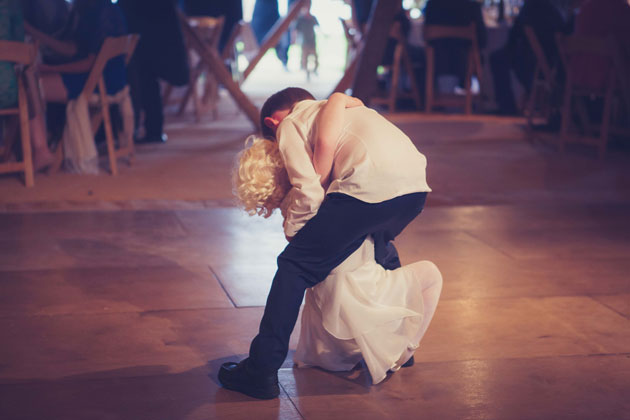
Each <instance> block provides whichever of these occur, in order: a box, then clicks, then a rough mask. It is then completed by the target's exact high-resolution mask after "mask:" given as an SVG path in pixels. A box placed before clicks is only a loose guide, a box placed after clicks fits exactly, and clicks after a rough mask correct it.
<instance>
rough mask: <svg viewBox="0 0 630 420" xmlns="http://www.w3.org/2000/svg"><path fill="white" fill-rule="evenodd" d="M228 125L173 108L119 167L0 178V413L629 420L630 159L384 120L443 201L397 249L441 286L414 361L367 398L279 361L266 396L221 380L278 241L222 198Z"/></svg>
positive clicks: (257, 305) (467, 123) (516, 137)
mask: <svg viewBox="0 0 630 420" xmlns="http://www.w3.org/2000/svg"><path fill="white" fill-rule="evenodd" d="M219 115H220V116H221V119H220V120H219V121H216V122H215V121H212V120H211V119H209V118H208V119H204V120H203V121H202V122H201V123H200V124H192V120H191V118H190V116H184V117H181V118H174V117H170V118H169V124H168V127H167V130H168V133H169V135H170V140H169V142H168V143H167V144H164V145H152V146H141V147H139V148H138V155H137V158H136V161H135V162H134V164H133V165H132V166H130V167H127V166H125V165H122V170H121V174H120V175H119V176H117V177H112V176H110V175H107V174H103V175H100V176H77V175H71V174H64V173H59V174H56V175H53V176H47V175H38V176H37V177H36V186H35V188H33V189H25V188H24V187H23V186H22V185H21V183H20V181H19V179H18V178H17V177H13V176H3V177H1V178H0V232H1V234H0V419H2V420H5V419H6V420H14V419H133V420H143V419H147V420H149V419H151V420H154V419H261V420H263V419H276V418H277V419H344V420H351V419H362V420H367V419H630V275H629V274H628V273H630V258H629V257H630V217H628V215H629V214H630V173H629V172H628V169H627V168H628V167H629V164H630V152H628V151H627V149H624V148H618V147H617V148H615V147H613V148H612V149H611V151H610V153H609V155H608V156H607V158H606V159H605V161H604V162H601V163H600V162H598V161H596V160H595V159H594V152H593V151H592V150H589V149H588V148H570V149H569V151H568V153H567V154H566V155H565V156H558V155H557V154H556V153H555V152H554V151H553V149H552V148H550V147H549V146H548V145H546V144H540V143H532V142H529V141H527V140H526V138H525V136H524V135H523V131H522V128H521V127H520V125H519V123H518V121H516V122H515V121H503V122H500V121H495V120H492V119H485V120H462V119H459V120H453V119H450V118H439V117H438V118H435V119H427V118H425V117H421V116H414V115H398V116H394V117H392V118H393V120H394V121H396V122H397V124H399V126H400V127H401V128H402V129H403V130H405V131H406V132H407V133H408V134H409V135H410V137H411V138H412V139H413V140H414V142H415V143H416V144H417V146H418V147H419V148H420V150H422V151H423V152H424V153H425V154H426V155H427V157H428V161H429V172H428V173H429V181H430V184H431V186H432V187H433V189H434V192H433V193H432V194H431V196H430V199H429V202H428V205H427V208H426V209H425V211H424V212H423V214H422V215H421V216H420V217H419V218H418V219H417V220H416V221H414V222H413V223H412V224H411V225H410V226H409V228H408V229H407V230H406V231H405V232H404V233H403V234H402V235H401V237H400V238H399V239H398V240H397V246H398V248H399V251H400V254H401V257H402V259H403V262H411V261H414V260H419V259H429V260H432V261H434V262H435V263H436V264H437V265H438V266H439V268H440V269H441V271H442V273H443V275H444V291H443V295H442V299H441V302H440V304H439V306H438V310H437V313H436V316H435V319H434V322H433V324H432V325H431V327H430V328H429V331H428V333H427V335H426V337H425V338H424V340H423V342H422V343H421V346H420V348H419V350H418V352H417V353H416V364H415V366H413V367H411V368H408V369H403V370H401V371H399V372H397V373H395V374H393V375H391V376H390V377H389V378H388V379H387V380H385V381H384V382H383V383H381V384H380V385H378V386H371V385H370V379H369V375H368V373H367V370H366V369H365V368H364V367H359V368H358V369H356V370H354V371H352V372H347V373H331V372H326V371H323V370H319V369H303V370H298V369H295V368H293V367H292V363H291V361H290V358H289V359H288V360H287V362H286V363H285V365H284V367H283V369H281V371H280V383H281V396H280V398H279V399H278V400H273V401H257V400H254V399H251V398H249V397H246V396H243V395H240V394H237V393H234V392H231V391H227V390H224V389H222V388H221V387H220V386H219V384H218V382H217V379H216V373H217V369H218V367H219V366H220V364H221V363H222V362H224V361H227V360H236V359H240V358H242V357H244V355H245V354H246V353H247V351H248V346H249V342H250V340H251V338H252V337H253V336H254V334H255V333H256V331H257V327H258V322H259V320H260V316H261V314H262V306H263V305H264V301H265V296H266V292H267V290H268V288H269V284H270V281H271V276H272V275H273V272H274V266H275V257H276V255H277V254H278V252H280V251H281V249H282V248H283V247H284V239H283V235H282V232H281V230H280V224H281V221H280V218H279V216H278V215H274V216H273V217H271V218H270V219H260V218H251V217H249V216H247V215H246V214H244V213H243V212H242V211H241V210H239V209H238V208H236V207H235V206H234V205H233V201H232V199H231V192H230V191H231V187H230V181H229V169H230V167H231V166H232V164H233V163H232V162H233V159H234V155H235V154H236V153H237V151H238V150H239V148H240V147H241V145H242V141H243V139H244V138H245V137H246V136H247V135H248V134H249V132H250V131H251V127H250V126H249V125H248V123H247V121H246V120H244V119H243V118H242V116H240V115H238V114H237V113H236V112H235V110H234V109H233V107H232V106H231V105H230V103H229V99H223V100H222V108H221V109H220V113H219ZM295 338H296V334H294V337H293V341H292V343H291V348H292V349H294V348H295V344H296V342H295Z"/></svg>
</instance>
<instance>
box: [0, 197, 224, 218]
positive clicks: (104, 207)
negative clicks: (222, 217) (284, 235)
mask: <svg viewBox="0 0 630 420" xmlns="http://www.w3.org/2000/svg"><path fill="white" fill-rule="evenodd" d="M33 203H35V204H33ZM128 203H132V204H133V203H135V204H138V203H140V204H144V205H145V206H140V207H129V204H128ZM155 203H163V204H168V203H175V206H168V207H167V206H165V205H155ZM177 203H184V204H182V205H180V206H177ZM59 204H61V205H64V206H65V207H64V208H59V207H58V205H59ZM30 205H37V206H49V207H37V208H31V207H29V206H30ZM11 206H23V207H28V208H27V209H26V210H25V209H24V208H22V209H7V208H2V206H0V216H1V215H3V214H41V213H78V212H96V211H102V212H123V211H159V210H164V211H185V210H196V211H199V210H206V209H214V208H228V207H234V204H233V199H232V198H231V197H220V198H204V199H195V200H186V199H181V200H177V199H169V198H151V199H137V200H99V201H97V202H93V201H79V200H74V201H73V203H72V204H69V203H68V202H67V201H53V200H47V201H37V202H32V201H25V202H17V203H11ZM191 206H194V207H192V208H191Z"/></svg>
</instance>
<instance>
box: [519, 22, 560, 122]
mask: <svg viewBox="0 0 630 420" xmlns="http://www.w3.org/2000/svg"><path fill="white" fill-rule="evenodd" d="M525 35H526V36H527V40H528V42H529V45H530V47H531V48H532V51H533V52H534V56H535V57H536V68H535V70H534V78H533V80H532V88H531V92H530V94H529V98H527V105H526V109H527V127H528V128H529V129H530V130H531V129H532V127H533V121H534V117H536V116H540V117H541V118H543V119H544V120H545V121H548V120H549V117H550V116H551V114H552V111H553V110H554V103H553V102H554V99H555V98H554V95H556V94H557V93H558V84H557V83H556V76H557V71H558V66H557V63H552V64H550V63H548V62H547V57H546V56H545V52H544V51H543V49H542V46H541V45H540V42H538V38H537V37H536V33H535V32H534V29H533V28H532V27H531V26H528V25H527V26H525Z"/></svg>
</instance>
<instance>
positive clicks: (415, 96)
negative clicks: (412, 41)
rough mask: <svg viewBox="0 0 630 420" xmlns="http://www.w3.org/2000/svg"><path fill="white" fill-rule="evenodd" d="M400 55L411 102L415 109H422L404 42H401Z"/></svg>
mask: <svg viewBox="0 0 630 420" xmlns="http://www.w3.org/2000/svg"><path fill="white" fill-rule="evenodd" d="M402 54H403V63H404V65H405V70H406V71H407V75H408V76H409V84H410V85H411V94H412V96H413V101H414V102H415V104H416V108H417V109H420V108H421V107H422V99H421V98H420V90H419V89H418V83H417V81H416V77H415V75H414V73H413V66H412V64H411V58H410V57H409V51H407V46H406V44H405V43H404V42H403V49H402Z"/></svg>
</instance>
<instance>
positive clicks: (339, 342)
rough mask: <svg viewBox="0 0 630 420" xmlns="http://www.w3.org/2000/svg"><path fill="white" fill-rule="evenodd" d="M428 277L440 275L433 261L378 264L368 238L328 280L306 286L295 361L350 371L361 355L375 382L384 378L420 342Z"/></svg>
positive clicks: (410, 353)
mask: <svg viewBox="0 0 630 420" xmlns="http://www.w3.org/2000/svg"><path fill="white" fill-rule="evenodd" d="M429 276H436V277H438V278H439V277H441V274H440V271H439V270H438V269H437V267H436V266H435V264H433V263H432V262H430V261H419V262H416V263H413V264H409V265H406V266H404V267H401V268H398V269H396V270H391V271H390V270H385V269H384V268H383V267H381V266H380V265H378V264H377V263H376V262H375V260H374V242H373V241H372V239H371V238H369V237H368V238H367V239H366V240H365V241H364V242H363V244H362V245H361V247H360V248H359V249H358V250H357V251H355V252H354V253H353V254H352V255H351V256H350V257H348V258H347V259H346V260H345V261H344V262H343V263H342V264H340V265H339V266H338V267H336V268H335V269H334V270H333V271H332V272H331V273H330V275H329V276H328V277H327V278H326V280H325V281H323V282H321V283H319V284H318V285H317V286H315V287H313V288H311V289H309V290H307V292H306V297H305V304H304V309H303V312H302V324H301V331H300V339H299V342H298V346H297V350H296V352H295V355H294V362H295V363H296V365H297V366H298V367H308V366H319V367H321V368H324V369H327V370H331V371H347V370H351V369H352V368H353V367H354V366H355V365H356V364H357V363H359V362H360V361H361V360H362V359H363V360H364V361H365V364H366V365H367V367H368V370H369V372H370V375H371V376H372V382H373V383H374V384H377V383H379V382H381V381H382V380H383V379H385V377H386V375H387V372H388V371H389V370H392V371H395V370H398V369H399V368H400V366H401V365H402V364H404V363H405V362H406V361H407V360H409V358H410V357H411V356H412V355H413V353H414V351H415V349H416V348H417V347H418V345H419V342H420V339H421V338H422V334H423V331H422V328H421V327H422V321H423V313H424V303H423V297H422V287H421V283H423V279H424V280H428V277H429Z"/></svg>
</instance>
